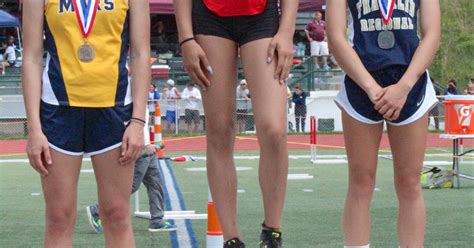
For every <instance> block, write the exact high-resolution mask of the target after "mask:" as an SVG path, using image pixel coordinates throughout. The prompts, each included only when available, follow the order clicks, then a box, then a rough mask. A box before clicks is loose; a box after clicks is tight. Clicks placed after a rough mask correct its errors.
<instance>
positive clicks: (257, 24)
mask: <svg viewBox="0 0 474 248" xmlns="http://www.w3.org/2000/svg"><path fill="white" fill-rule="evenodd" d="M192 15H193V31H194V35H199V34H202V35H213V36H218V37H221V38H225V39H229V40H232V41H235V42H236V43H238V44H239V46H242V45H244V44H245V43H248V42H251V41H255V40H260V39H264V38H271V37H273V36H275V34H276V33H277V32H278V27H279V25H280V14H279V10H278V1H277V0H267V6H266V7H265V10H264V11H263V12H262V13H261V14H258V15H252V16H231V17H221V16H217V15H215V14H214V13H212V12H211V11H210V10H209V9H208V8H207V7H206V5H205V4H204V2H203V0H193V14H192Z"/></svg>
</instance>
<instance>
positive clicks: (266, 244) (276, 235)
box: [258, 223, 282, 248]
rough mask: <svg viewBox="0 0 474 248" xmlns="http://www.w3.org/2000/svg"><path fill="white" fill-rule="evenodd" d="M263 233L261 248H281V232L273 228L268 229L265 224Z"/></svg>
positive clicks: (261, 235)
mask: <svg viewBox="0 0 474 248" xmlns="http://www.w3.org/2000/svg"><path fill="white" fill-rule="evenodd" d="M262 227H263V229H262V233H261V234H260V242H259V243H258V247H259V248H281V247H282V239H281V232H278V231H276V230H275V229H273V228H271V227H267V226H266V225H265V223H263V224H262Z"/></svg>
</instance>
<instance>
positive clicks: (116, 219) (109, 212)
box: [100, 204, 130, 228]
mask: <svg viewBox="0 0 474 248" xmlns="http://www.w3.org/2000/svg"><path fill="white" fill-rule="evenodd" d="M100 210H101V219H103V220H104V224H109V227H111V228H120V227H124V226H127V225H128V223H129V222H130V212H129V206H128V204H115V205H111V206H104V205H103V204H102V205H100Z"/></svg>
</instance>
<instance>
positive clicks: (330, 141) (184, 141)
mask: <svg viewBox="0 0 474 248" xmlns="http://www.w3.org/2000/svg"><path fill="white" fill-rule="evenodd" d="M164 143H165V146H166V147H165V152H166V151H173V152H205V151H206V139H205V137H204V136H195V137H178V138H165V140H164ZM317 144H318V146H319V147H320V148H344V138H343V136H342V134H327V135H318V137H317ZM427 145H428V147H445V148H451V146H452V143H451V141H450V140H444V139H440V138H439V134H435V133H430V134H428V141H427ZM464 145H466V146H474V140H473V139H470V140H465V141H464ZM25 146H26V141H25V140H0V155H8V154H21V153H24V151H25ZM388 147H389V143H388V138H387V135H386V134H384V135H383V137H382V143H381V148H388ZM288 148H289V149H290V150H306V149H308V150H309V135H289V136H288ZM258 149H259V146H258V142H257V139H256V137H255V136H239V137H236V141H235V150H237V151H255V150H258Z"/></svg>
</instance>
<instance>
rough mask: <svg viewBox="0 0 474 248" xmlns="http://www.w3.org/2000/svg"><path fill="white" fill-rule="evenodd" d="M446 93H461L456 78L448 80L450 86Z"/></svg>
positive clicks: (446, 94)
mask: <svg viewBox="0 0 474 248" xmlns="http://www.w3.org/2000/svg"><path fill="white" fill-rule="evenodd" d="M444 95H445V96H448V95H459V91H458V89H457V84H456V80H454V79H451V80H449V81H448V87H447V88H446V89H445V90H444Z"/></svg>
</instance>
